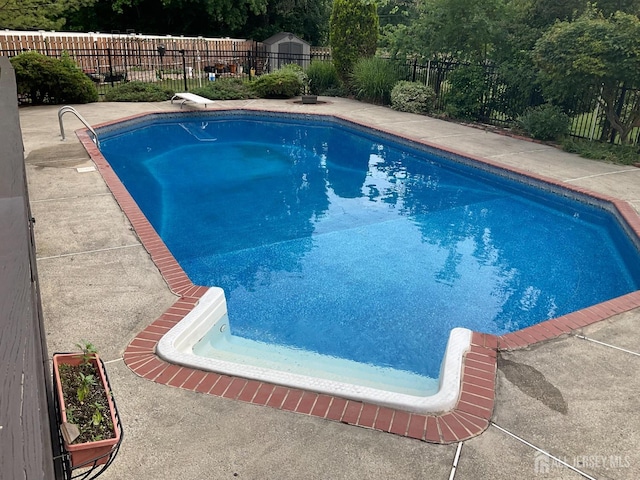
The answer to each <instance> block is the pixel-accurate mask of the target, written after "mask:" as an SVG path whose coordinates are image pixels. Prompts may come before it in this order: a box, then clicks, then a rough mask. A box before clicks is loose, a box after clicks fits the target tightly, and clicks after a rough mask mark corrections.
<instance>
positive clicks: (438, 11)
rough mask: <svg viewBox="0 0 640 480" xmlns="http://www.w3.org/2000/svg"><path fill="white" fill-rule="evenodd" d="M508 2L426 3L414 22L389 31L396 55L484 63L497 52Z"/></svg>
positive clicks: (438, 0) (441, 0)
mask: <svg viewBox="0 0 640 480" xmlns="http://www.w3.org/2000/svg"><path fill="white" fill-rule="evenodd" d="M504 3H505V0H423V1H422V2H420V3H418V4H417V7H416V10H415V13H414V14H413V17H414V18H413V20H412V21H411V22H410V23H408V24H400V25H398V26H396V27H395V28H387V29H386V33H387V35H389V36H391V37H392V38H390V39H388V44H389V45H390V47H391V50H392V53H394V54H397V55H399V56H402V57H406V56H413V55H415V54H419V56H421V57H424V58H432V57H434V56H440V57H446V58H455V59H457V60H469V61H482V60H485V59H487V57H488V56H489V54H490V53H491V51H492V49H493V44H494V38H495V36H496V33H497V26H498V25H499V20H500V18H502V16H503V10H504Z"/></svg>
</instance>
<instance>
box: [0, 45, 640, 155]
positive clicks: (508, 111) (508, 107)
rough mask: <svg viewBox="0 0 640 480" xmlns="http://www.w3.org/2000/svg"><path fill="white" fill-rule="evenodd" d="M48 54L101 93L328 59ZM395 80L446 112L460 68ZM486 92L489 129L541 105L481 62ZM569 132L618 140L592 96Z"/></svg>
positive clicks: (411, 68) (214, 52) (638, 134)
mask: <svg viewBox="0 0 640 480" xmlns="http://www.w3.org/2000/svg"><path fill="white" fill-rule="evenodd" d="M21 52H22V50H0V55H4V56H8V57H12V56H15V55H18V54H19V53H21ZM41 53H44V54H46V55H48V56H52V57H61V56H62V55H63V54H68V55H69V56H70V57H71V58H73V60H74V61H75V62H76V63H77V64H78V65H80V66H81V68H82V69H83V71H84V72H85V74H86V75H88V76H89V77H90V78H91V79H92V80H93V81H94V82H95V84H96V86H97V88H98V92H99V93H100V94H101V95H104V94H105V93H106V92H107V90H108V89H110V88H111V87H113V86H115V85H117V84H119V83H123V82H128V81H136V80H137V81H142V82H156V83H159V84H162V85H164V86H166V87H168V88H170V89H172V90H174V91H189V90H192V89H193V88H195V87H199V86H202V85H204V84H206V82H209V81H212V80H215V79H219V78H224V77H235V78H249V79H251V78H253V77H254V76H256V75H262V74H263V73H268V72H271V71H273V70H275V69H278V68H280V67H281V66H282V65H285V64H288V63H297V64H298V65H300V66H302V67H307V66H308V65H309V64H310V63H311V61H313V60H330V59H331V54H330V50H328V49H312V50H311V53H310V54H295V53H271V52H268V51H267V48H266V46H265V45H264V44H262V43H259V42H246V43H245V44H242V46H240V45H239V46H237V48H236V47H234V48H233V49H231V50H228V49H227V50H223V49H219V48H209V47H205V48H201V49H175V48H165V47H163V46H162V45H158V46H157V47H155V48H154V47H149V46H148V44H141V43H137V44H132V45H126V44H125V45H123V44H120V45H114V46H113V47H112V48H82V49H80V48H70V49H64V50H63V49H52V48H46V51H42V52H41ZM394 65H395V66H396V69H397V72H398V77H399V78H402V79H406V80H411V81H415V82H420V83H422V84H424V85H429V86H431V87H432V88H433V90H434V91H435V93H436V105H435V108H436V110H437V111H446V110H447V102H448V99H447V94H448V93H449V92H450V91H451V81H450V80H451V74H452V73H453V72H454V71H456V70H457V69H459V68H460V67H462V66H465V65H466V64H464V63H460V62H456V61H442V60H432V61H429V62H427V63H426V64H419V63H418V62H417V61H412V62H406V63H397V62H394ZM482 69H483V72H484V79H483V82H484V90H483V91H484V93H483V95H482V99H481V100H480V106H479V107H478V111H477V112H476V113H475V115H474V117H475V118H476V119H478V120H480V121H481V122H485V123H487V124H490V125H496V126H501V127H508V126H512V125H514V122H515V121H516V120H517V118H518V116H519V115H521V114H522V113H523V112H524V111H525V110H526V109H527V108H529V107H532V106H536V105H539V104H540V103H542V101H543V98H542V96H541V94H540V92H537V91H532V92H529V93H527V92H524V91H522V89H520V88H519V86H518V85H513V82H508V81H506V80H505V79H504V78H503V77H502V75H501V74H500V71H499V69H498V68H497V67H495V66H492V65H483V66H482ZM617 98H618V102H617V106H616V110H617V111H618V112H624V111H625V110H627V109H629V108H631V106H632V105H634V104H636V103H638V102H640V90H639V89H630V88H627V89H621V90H620V92H619V95H618V97H617ZM576 102H577V103H576V105H575V106H574V107H575V108H573V109H572V110H573V111H576V112H581V113H578V114H575V115H574V116H573V117H572V119H571V126H570V134H571V135H572V136H574V137H578V138H585V139H591V140H599V141H609V142H612V143H613V142H616V141H618V136H617V135H616V132H615V130H613V129H612V127H611V124H610V123H609V121H608V120H607V118H606V115H605V112H604V110H603V109H602V108H601V106H600V105H599V102H598V98H597V97H596V96H593V97H588V98H582V99H578V100H576ZM629 138H630V141H631V143H633V144H638V143H640V129H637V128H636V129H635V130H634V131H632V132H631V134H630V137H629Z"/></svg>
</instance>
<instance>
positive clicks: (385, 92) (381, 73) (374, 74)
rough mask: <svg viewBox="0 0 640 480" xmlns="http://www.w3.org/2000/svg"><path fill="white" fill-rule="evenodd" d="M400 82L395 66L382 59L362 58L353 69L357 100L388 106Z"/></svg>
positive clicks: (352, 79)
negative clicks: (392, 91)
mask: <svg viewBox="0 0 640 480" xmlns="http://www.w3.org/2000/svg"><path fill="white" fill-rule="evenodd" d="M397 81H398V75H397V73H396V71H395V69H394V68H393V64H392V63H391V62H390V61H388V60H385V59H383V58H380V57H369V58H362V59H360V60H358V62H356V64H355V65H354V67H353V75H352V78H351V83H352V86H353V89H354V92H355V95H356V97H357V98H359V99H362V100H367V101H370V102H373V103H378V104H382V105H388V104H389V102H390V100H391V90H392V89H393V86H394V85H395V84H396V82H397Z"/></svg>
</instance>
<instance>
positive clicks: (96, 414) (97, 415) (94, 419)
mask: <svg viewBox="0 0 640 480" xmlns="http://www.w3.org/2000/svg"><path fill="white" fill-rule="evenodd" d="M91 408H93V415H92V416H91V423H92V424H93V426H98V425H100V424H101V423H102V419H103V416H102V411H103V410H104V405H102V404H101V403H99V402H94V403H93V404H91Z"/></svg>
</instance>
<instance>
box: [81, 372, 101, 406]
mask: <svg viewBox="0 0 640 480" xmlns="http://www.w3.org/2000/svg"><path fill="white" fill-rule="evenodd" d="M78 375H80V385H79V386H78V389H77V390H76V397H77V398H78V401H79V402H80V403H83V402H84V399H85V398H87V396H88V395H89V392H90V391H91V387H95V386H96V385H97V384H98V382H96V377H95V376H94V375H92V374H88V375H85V374H83V373H82V372H79V373H78Z"/></svg>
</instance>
